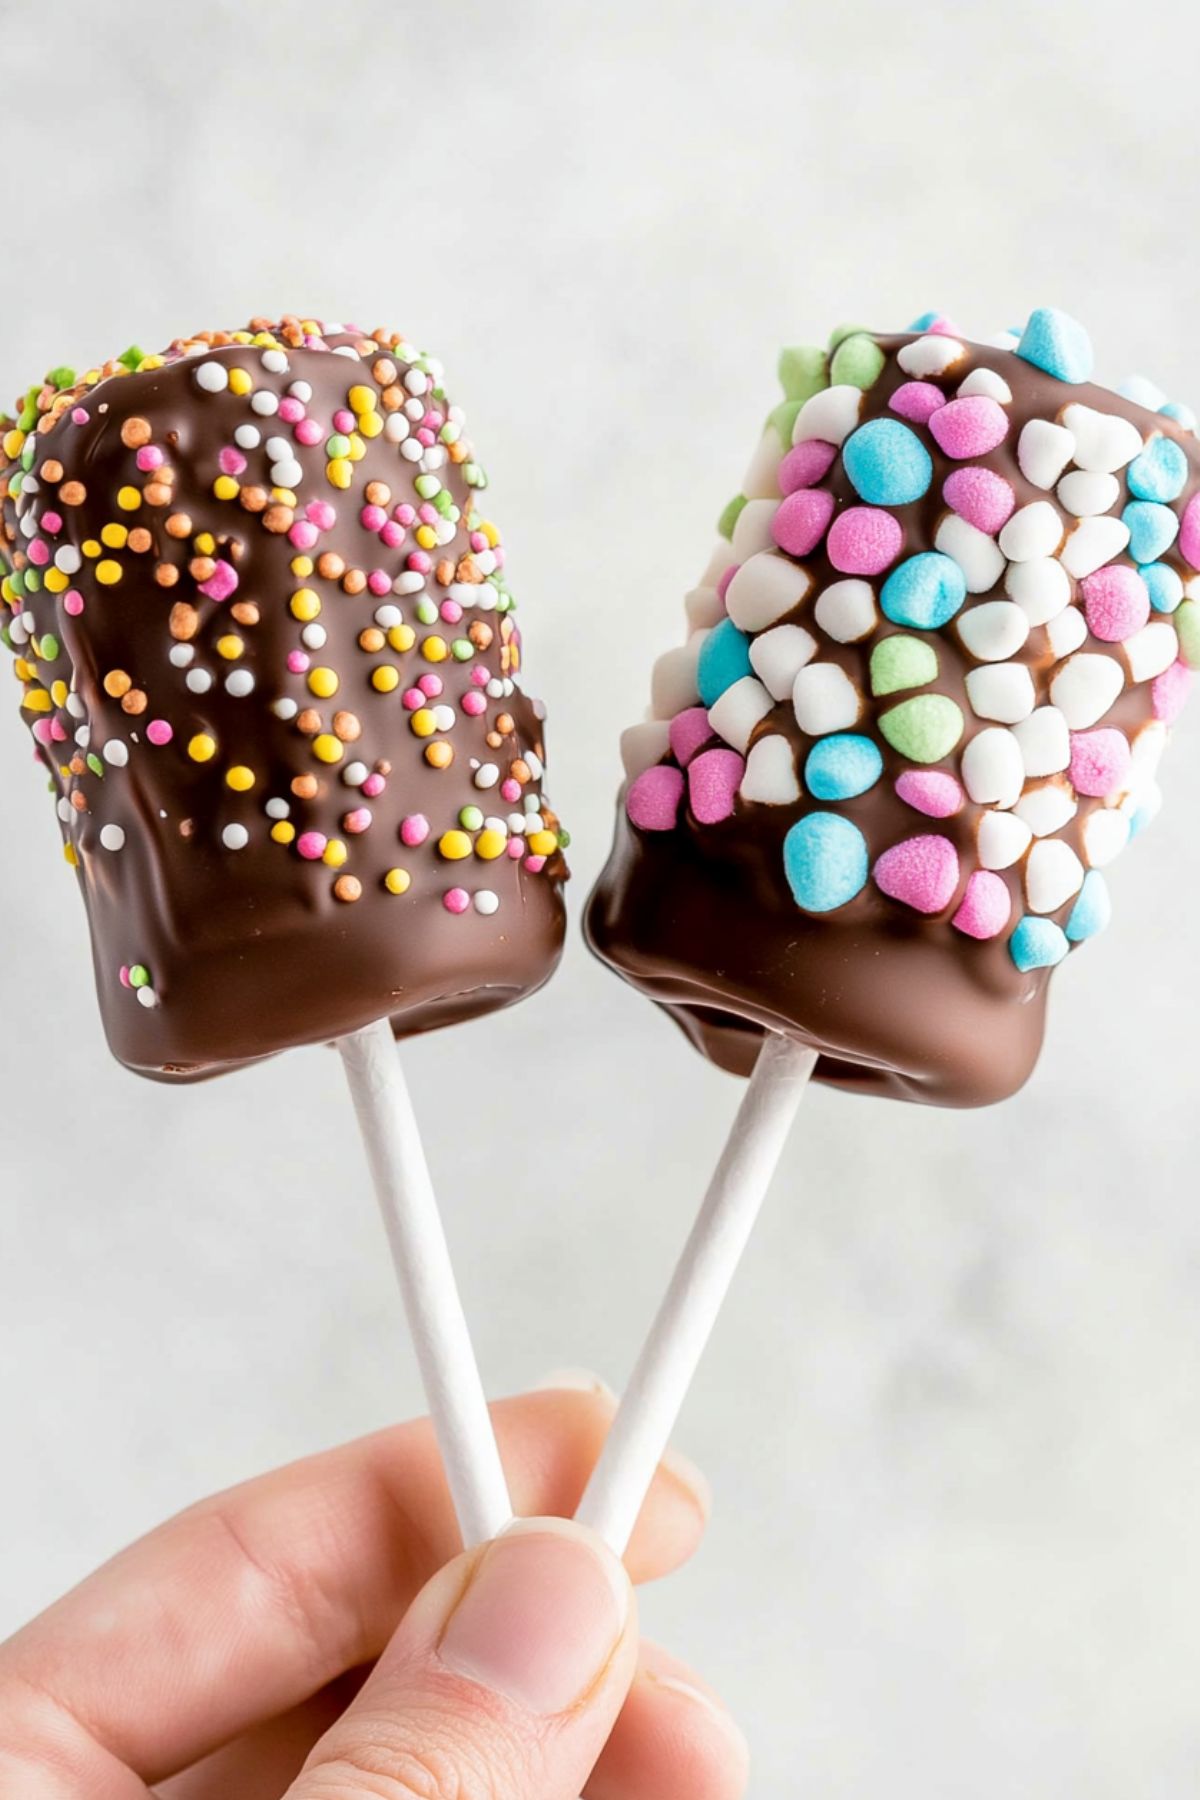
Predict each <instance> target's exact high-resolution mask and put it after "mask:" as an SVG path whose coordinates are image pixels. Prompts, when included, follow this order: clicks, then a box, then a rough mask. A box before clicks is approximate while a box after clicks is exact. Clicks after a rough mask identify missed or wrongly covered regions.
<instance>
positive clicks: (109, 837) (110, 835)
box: [100, 825, 125, 850]
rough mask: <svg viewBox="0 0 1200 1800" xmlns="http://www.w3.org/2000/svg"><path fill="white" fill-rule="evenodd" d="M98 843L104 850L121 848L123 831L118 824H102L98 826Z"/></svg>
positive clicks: (123, 842)
mask: <svg viewBox="0 0 1200 1800" xmlns="http://www.w3.org/2000/svg"><path fill="white" fill-rule="evenodd" d="M100 844H101V847H102V848H103V849H105V850H123V849H124V848H125V833H124V831H123V830H122V828H121V827H120V826H119V825H102V826H101V827H100Z"/></svg>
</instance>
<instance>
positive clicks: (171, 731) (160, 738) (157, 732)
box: [146, 719, 175, 749]
mask: <svg viewBox="0 0 1200 1800" xmlns="http://www.w3.org/2000/svg"><path fill="white" fill-rule="evenodd" d="M146 736H147V737H148V738H149V739H150V742H151V743H152V744H157V745H158V747H159V748H160V749H161V748H162V746H163V745H164V744H169V743H170V741H171V739H172V738H173V737H174V736H175V728H174V726H173V725H170V724H168V722H167V720H166V719H151V721H150V723H149V724H148V725H147V727H146Z"/></svg>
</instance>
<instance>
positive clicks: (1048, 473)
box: [1017, 419, 1075, 488]
mask: <svg viewBox="0 0 1200 1800" xmlns="http://www.w3.org/2000/svg"><path fill="white" fill-rule="evenodd" d="M1074 453H1075V438H1074V434H1073V433H1072V432H1070V431H1068V430H1067V429H1066V427H1065V426H1063V425H1052V424H1051V423H1050V420H1049V419H1030V421H1029V423H1028V424H1027V425H1026V426H1025V427H1024V428H1023V429H1022V432H1021V435H1020V437H1019V438H1018V439H1017V466H1018V468H1019V469H1020V471H1021V473H1022V475H1023V476H1024V477H1025V479H1026V481H1028V482H1029V483H1030V485H1031V486H1032V487H1037V488H1052V487H1053V486H1054V484H1055V482H1056V481H1057V480H1058V478H1059V476H1060V475H1061V474H1062V472H1063V470H1064V469H1065V468H1066V466H1067V464H1068V463H1069V462H1070V460H1071V458H1072V456H1073V455H1074Z"/></svg>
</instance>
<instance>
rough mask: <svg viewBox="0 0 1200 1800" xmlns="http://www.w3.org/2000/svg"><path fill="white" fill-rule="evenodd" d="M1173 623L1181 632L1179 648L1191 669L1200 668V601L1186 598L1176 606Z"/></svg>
mask: <svg viewBox="0 0 1200 1800" xmlns="http://www.w3.org/2000/svg"><path fill="white" fill-rule="evenodd" d="M1171 623H1172V624H1173V625H1174V627H1175V629H1176V631H1177V632H1178V633H1179V648H1180V652H1181V653H1182V656H1183V660H1184V662H1185V663H1186V664H1187V666H1188V668H1189V669H1200V602H1197V601H1195V600H1185V601H1184V602H1183V603H1182V605H1181V606H1179V607H1177V608H1176V611H1175V616H1174V618H1173V619H1172V621H1171Z"/></svg>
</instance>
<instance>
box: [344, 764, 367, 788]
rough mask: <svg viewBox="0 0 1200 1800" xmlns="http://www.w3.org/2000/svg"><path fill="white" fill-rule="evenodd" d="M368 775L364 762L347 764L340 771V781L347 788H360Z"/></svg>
mask: <svg viewBox="0 0 1200 1800" xmlns="http://www.w3.org/2000/svg"><path fill="white" fill-rule="evenodd" d="M370 773H371V771H370V769H368V767H367V765H366V763H365V762H348V763H347V764H346V766H345V768H344V769H343V770H342V780H343V781H344V782H345V784H346V786H347V787H352V788H353V787H354V788H355V787H361V786H362V784H363V782H364V781H365V780H366V779H367V776H368V775H369V774H370Z"/></svg>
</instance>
